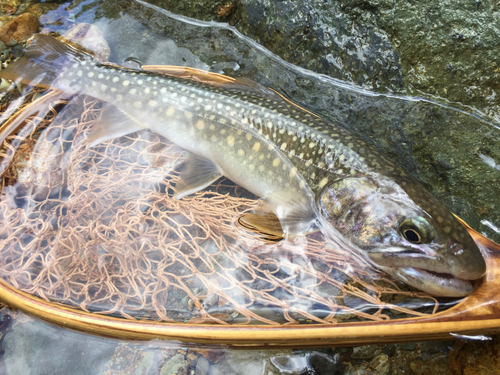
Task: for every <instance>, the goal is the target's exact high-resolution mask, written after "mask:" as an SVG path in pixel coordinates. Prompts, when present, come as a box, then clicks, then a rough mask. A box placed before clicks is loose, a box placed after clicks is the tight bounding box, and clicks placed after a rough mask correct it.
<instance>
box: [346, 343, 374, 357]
mask: <svg viewBox="0 0 500 375" xmlns="http://www.w3.org/2000/svg"><path fill="white" fill-rule="evenodd" d="M378 350H379V348H378V346H377V345H365V346H357V347H355V348H354V350H353V352H352V358H355V359H371V358H373V357H374V356H375V354H376V353H377V351H378Z"/></svg>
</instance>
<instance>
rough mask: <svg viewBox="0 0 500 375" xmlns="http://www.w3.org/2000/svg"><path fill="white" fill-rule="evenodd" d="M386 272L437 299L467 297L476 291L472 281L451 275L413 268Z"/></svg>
mask: <svg viewBox="0 0 500 375" xmlns="http://www.w3.org/2000/svg"><path fill="white" fill-rule="evenodd" d="M386 271H387V272H389V273H390V274H392V275H393V276H395V277H396V278H398V279H399V280H401V281H403V282H404V283H406V284H408V285H410V286H413V287H415V288H417V289H420V290H421V291H423V292H426V293H429V294H431V295H433V296H437V297H465V296H468V295H469V294H471V293H472V291H473V289H474V287H473V285H472V282H471V281H469V280H464V279H460V278H458V277H455V276H453V275H451V274H449V273H438V272H434V271H429V270H425V269H423V268H413V267H402V268H395V269H391V270H388V269H386Z"/></svg>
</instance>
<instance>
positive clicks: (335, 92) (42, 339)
mask: <svg viewBox="0 0 500 375" xmlns="http://www.w3.org/2000/svg"><path fill="white" fill-rule="evenodd" d="M106 6H109V4H107V3H105V2H90V1H87V2H81V3H79V4H77V3H65V4H61V5H60V6H59V8H58V9H57V10H53V11H51V12H49V13H48V14H46V15H45V16H44V17H45V18H43V19H42V20H46V21H45V22H46V25H45V26H46V27H47V28H48V29H50V30H54V31H63V30H65V29H68V28H69V27H70V26H71V25H72V24H74V23H80V22H89V23H92V24H95V25H97V26H98V27H99V28H100V29H101V30H102V31H103V34H104V38H105V39H106V40H107V41H108V43H109V45H110V47H111V51H112V53H111V56H110V59H109V60H110V61H111V62H115V63H117V64H119V65H124V66H127V65H128V66H134V64H135V63H134V62H135V61H136V62H139V63H140V64H143V65H153V64H162V65H185V66H190V67H195V68H199V69H205V70H210V71H213V72H218V73H222V74H228V75H231V76H244V77H250V78H252V79H254V80H256V81H258V82H260V83H262V84H264V85H266V86H269V87H273V88H275V89H277V90H278V91H279V92H281V93H283V94H285V95H287V96H288V97H289V98H290V99H292V100H293V101H295V102H297V103H299V104H301V105H304V106H305V107H306V108H308V109H311V110H314V111H315V112H316V113H318V114H320V115H322V116H323V117H325V118H327V119H329V120H331V121H332V122H335V123H338V124H342V126H346V127H348V128H350V129H354V130H356V129H359V130H360V131H362V130H363V129H366V128H370V126H371V124H373V123H377V122H385V121H393V120H395V121H397V122H401V123H404V122H412V123H415V124H416V125H415V126H416V127H418V124H419V123H425V122H427V121H431V120H429V117H428V116H425V115H424V114H428V113H432V115H433V116H434V118H436V117H437V118H439V119H440V120H442V121H441V122H440V123H439V126H441V127H442V128H443V129H450V128H451V129H453V128H454V127H457V128H458V127H459V126H460V119H461V118H463V117H465V116H467V117H469V116H471V114H470V113H467V112H463V111H461V110H457V108H450V107H448V106H445V105H442V104H439V103H432V102H429V101H427V100H423V99H415V98H400V97H396V96H392V95H379V94H375V93H372V92H369V91H366V90H363V89H360V88H357V87H353V86H351V85H347V84H345V83H343V82H340V81H338V80H335V79H332V78H330V77H327V76H323V75H320V74H316V73H313V72H310V71H307V70H304V69H301V68H299V67H296V66H293V65H291V64H288V63H286V62H284V61H283V60H281V59H280V58H278V57H277V56H275V55H273V54H271V53H270V52H268V51H267V50H265V49H264V48H262V47H261V46H259V45H258V44H257V43H255V42H254V41H252V40H251V39H249V38H247V37H245V36H243V35H241V34H240V33H238V32H237V31H236V29H234V28H232V27H230V26H228V25H226V24H221V23H215V22H201V21H196V20H192V19H187V18H184V17H180V16H176V15H173V14H170V13H169V12H168V11H165V10H161V9H159V8H156V7H154V6H151V5H149V4H146V3H142V2H140V1H122V2H119V3H117V4H113V6H112V7H110V9H107V8H106ZM61 17H62V18H61ZM56 20H62V22H54V21H56ZM472 112H473V111H472ZM475 124H476V126H477V129H478V131H480V132H483V133H486V134H488V133H490V134H491V133H493V134H496V135H497V136H498V134H499V130H498V128H497V127H495V125H493V124H491V123H489V122H488V121H485V120H484V119H481V118H480V117H477V118H476V123H475ZM360 134H361V135H360V136H361V137H363V133H360ZM436 134H437V135H436V136H437V137H440V136H442V137H446V136H447V135H446V134H447V133H446V132H443V133H442V134H440V133H439V132H437V133H436ZM368 140H369V139H368ZM437 142H439V139H438V141H437ZM458 147H459V146H458ZM470 157H471V158H475V156H474V155H471V156H470ZM481 159H482V160H483V161H484V163H485V165H488V166H493V167H495V168H496V167H497V164H496V161H495V160H493V159H491V158H488V157H486V156H484V155H483V157H482V158H481ZM490 159H491V160H490ZM465 162H467V160H466V161H464V163H465ZM402 163H403V164H404V163H405V160H403V161H402ZM410 167H411V166H410ZM227 189H234V187H232V186H231V184H230V183H228V187H227ZM481 220H482V223H483V227H481V228H482V230H483V231H484V232H485V233H486V234H488V235H489V236H494V235H495V232H496V231H498V228H499V227H500V223H498V222H495V220H493V219H490V218H482V219H481ZM476 224H478V225H479V223H476ZM204 245H205V246H206V248H205V249H208V250H207V253H210V247H211V246H212V247H213V245H211V244H210V243H205V244H204ZM292 260H293V263H294V264H300V262H301V261H302V262H304V263H307V262H309V261H310V260H307V261H305V260H303V259H302V260H301V259H300V257H297V258H296V259H292ZM245 261H246V260H245ZM302 266H304V267H306V268H307V267H310V269H316V270H318V266H317V265H315V264H314V261H313V262H311V263H308V264H302ZM261 271H265V270H261ZM286 272H288V275H287V274H286ZM290 273H291V271H290V270H288V271H286V270H283V275H281V276H280V277H281V278H283V279H286V278H287V276H289V275H290ZM241 277H242V279H243V276H241ZM301 277H302V278H301V279H300V280H299V281H300V282H301V283H305V285H307V284H308V283H310V284H312V283H314V282H315V280H313V279H309V280H308V279H307V278H308V277H309V275H308V274H307V273H306V274H304V275H301ZM343 277H345V276H343ZM342 281H344V280H342ZM28 284H29V283H27V284H26V285H28ZM194 288H197V289H196V291H197V292H198V293H199V296H200V298H201V302H203V301H205V300H207V299H209V298H211V295H210V291H209V290H208V288H206V287H205V288H203V286H194V285H193V286H192V288H191V289H190V290H194ZM45 292H46V290H45ZM173 292H174V291H173V290H172V291H171V293H172V295H174V294H173ZM321 293H323V294H324V295H326V294H330V295H331V294H332V291H331V290H323V291H320V293H319V294H320V295H322V294H321ZM186 296H188V293H182V292H179V293H177V294H175V299H174V300H175V301H178V302H179V303H180V301H182V303H183V305H182V306H180V307H179V306H177V307H176V308H177V310H176V311H177V312H178V319H179V320H181V321H187V320H189V319H192V318H193V314H192V310H193V306H189V300H190V298H191V297H190V298H186ZM56 297H57V296H56ZM241 297H242V301H245V298H244V296H241ZM281 298H291V296H290V294H289V293H287V291H286V290H284V291H283V294H282V296H281ZM55 299H57V298H55ZM191 299H192V298H191ZM344 302H345V303H346V304H349V303H352V304H353V306H356V307H359V306H360V305H362V304H363V301H359V300H358V301H356V300H355V297H353V296H349V295H348V298H347V299H345V296H344ZM72 303H73V304H74V305H78V304H80V303H82V299H78V298H75V299H73V300H72ZM414 303H415V301H413V300H405V301H404V302H403V303H401V306H403V307H409V308H411V307H412V304H414ZM417 303H419V304H420V305H421V306H423V308H424V310H423V311H426V312H427V310H432V308H433V307H434V305H433V304H432V302H428V301H424V302H423V301H422V300H419V301H417ZM426 303H427V305H426ZM212 305H214V304H212ZM319 305H321V304H319ZM319 305H315V306H311V305H308V306H305V307H304V306H303V305H302V304H300V303H298V304H297V305H296V308H297V310H298V311H308V312H309V311H314V314H315V315H316V316H317V317H319V319H323V318H324V317H325V315H326V316H328V313H329V311H328V310H327V311H326V313H325V312H323V313H322V312H321V306H320V307H318V306H319ZM445 305H446V304H445ZM138 306H140V303H139V302H138V304H137V306H132V308H131V309H130V310H124V313H125V314H132V313H131V311H134V314H140V313H142V314H144V315H148V314H150V312H149V311H144V310H141V309H140V308H138ZM85 307H87V308H88V307H89V306H85ZM106 307H107V306H105V307H102V306H94V305H92V306H91V308H95V309H99V310H106ZM190 307H191V308H190ZM373 308H376V307H374V306H372V305H369V304H368V305H367V306H366V310H368V311H369V310H370V309H373ZM314 309H316V310H314ZM360 309H361V310H363V308H360ZM425 309H427V310H425ZM173 310H175V308H173ZM318 310H319V311H318ZM138 311H139V313H138ZM212 312H213V313H219V314H226V315H227V316H231V314H232V313H234V310H231V311H226V310H224V309H221V310H220V311H219V310H214V311H212ZM4 314H5V315H4V316H6V315H9V316H11V315H12V316H14V317H15V318H14V323H13V325H12V326H11V327H14V328H15V330H13V331H11V332H15V334H13V333H10V334H9V333H4V338H3V340H4V341H3V343H4V346H3V348H4V351H5V353H4V365H5V366H6V370H7V371H8V373H32V374H38V373H40V374H41V373H61V374H62V373H68V371H71V372H72V373H82V374H84V373H89V374H91V373H106V372H108V373H133V372H132V371H135V373H148V374H149V373H157V372H158V371H159V370H158V369H159V368H161V366H163V365H165V363H166V362H165V359H166V358H167V359H168V358H172V357H174V356H176V355H178V356H180V357H182V358H183V359H181V358H180V357H178V358H179V361H180V362H182V360H185V361H187V362H188V363H189V361H188V359H187V358H188V353H189V352H190V351H192V352H194V353H197V354H195V356H196V361H194V359H193V364H191V365H190V366H191V367H190V369H191V370H192V371H197V372H196V373H197V374H203V373H207V374H208V373H211V374H217V373H222V372H220V371H228V369H231V370H230V371H234V373H241V374H261V373H290V374H295V373H297V374H303V373H308V371H309V373H322V372H321V371H320V370H318V368H320V365H314V364H315V363H318V361H319V362H321V363H322V364H323V365H322V366H326V367H327V368H328V366H331V367H329V368H331V369H336V368H340V365H339V364H338V361H339V357H338V355H337V354H335V353H334V352H332V351H328V350H320V351H308V350H304V351H298V352H297V351H290V350H284V351H280V350H277V351H270V350H263V351H257V352H256V351H249V352H246V351H232V350H229V349H227V348H224V347H203V349H204V350H207V351H208V352H214V353H225V354H226V355H225V356H224V358H225V359H221V361H225V362H227V363H226V366H228V367H223V366H222V365H216V364H214V362H213V361H210V362H209V363H208V365H207V364H203V363H204V360H202V359H200V358H202V357H203V355H200V354H199V352H197V351H196V349H199V348H200V347H199V346H188V345H185V344H181V343H165V342H148V343H138V342H126V341H117V340H111V339H104V338H99V337H94V336H89V335H85V334H81V333H76V332H72V331H67V330H62V329H60V328H56V327H54V326H51V325H48V324H46V323H42V322H39V321H36V320H35V321H33V320H32V319H31V318H30V317H27V316H24V315H23V314H16V313H13V312H9V311H4ZM267 314H268V315H266V314H262V316H264V317H265V318H266V319H267V318H269V319H270V320H273V319H274V320H277V321H279V320H280V319H282V322H284V320H283V316H281V315H279V314H274V313H273V312H272V310H271V312H270V313H269V312H268V313H267ZM322 314H323V315H322ZM116 315H120V313H119V312H118V313H116ZM121 315H123V314H121ZM132 315H133V314H132ZM217 316H218V317H221V315H217ZM148 317H150V316H148ZM298 317H301V318H302V319H303V315H302V316H301V315H300V314H298V315H295V318H298ZM154 318H155V319H157V318H158V317H154ZM235 322H239V321H238V320H236V321H235ZM259 323H262V321H261V322H259ZM55 337H57V340H55V339H54V338H55ZM7 339H8V340H7ZM23 340H24V341H23ZM39 348H42V349H39ZM30 351H35V352H36V353H37V355H36V356H34V357H30V358H29V357H28V356H27V353H31V352H30ZM80 352H81V353H82V354H81V357H80V354H79V353H80ZM19 353H22V354H21V355H19ZM53 353H58V357H57V360H54V355H53ZM167 354H168V355H167ZM221 357H222V356H221ZM192 358H194V357H193V356H192ZM203 358H204V357H203ZM318 358H319V359H318ZM49 359H50V360H49ZM35 361H40V362H38V363H35ZM43 361H45V362H43ZM315 361H316V362H315ZM182 363H183V362H182ZM199 363H202V364H199ZM219 363H220V362H219ZM325 363H326V364H325ZM37 366H40V367H39V368H41V369H43V370H36V368H37ZM127 366H128V367H127ZM168 366H174V365H173V364H172V363H170V364H168V365H167V367H168ZM197 366H199V368H200V370H197ZM203 366H205V367H206V366H208V370H206V371H205V372H202V368H205V367H203ZM322 368H323V367H322ZM48 369H51V370H50V371H48ZM126 371H129V372H126ZM162 371H163V370H162ZM217 371H219V372H217ZM238 371H239V372H238ZM266 371H267V372H266ZM315 371H316V372H315ZM226 373H227V372H226Z"/></svg>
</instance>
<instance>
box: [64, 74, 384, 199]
mask: <svg viewBox="0 0 500 375" xmlns="http://www.w3.org/2000/svg"><path fill="white" fill-rule="evenodd" d="M86 78H91V79H93V81H92V83H91V84H90V87H89V88H88V89H86V90H85V91H88V93H89V95H92V96H95V97H97V98H99V99H102V100H104V101H107V102H112V103H114V104H115V105H116V106H117V107H119V108H122V107H123V109H124V111H126V112H134V110H143V109H144V110H146V112H145V113H146V114H147V116H148V117H151V116H153V117H154V116H155V113H154V112H153V113H152V112H149V111H148V110H154V109H156V108H157V107H158V106H159V105H163V106H166V107H167V109H166V112H165V113H161V112H158V113H160V114H161V116H162V117H163V116H166V117H173V118H176V120H177V121H178V122H179V123H183V124H184V126H187V123H188V122H190V123H192V124H193V125H196V124H198V127H201V129H198V130H200V131H199V132H195V133H194V134H196V135H197V136H198V137H203V136H206V137H205V139H207V140H208V141H210V142H214V141H218V142H219V143H218V144H219V145H221V146H224V141H225V142H227V143H228V145H230V144H231V143H233V141H231V142H228V139H229V140H232V139H233V138H234V143H235V144H236V145H238V144H241V143H242V142H244V138H245V136H246V135H250V137H251V138H250V139H247V140H246V141H245V142H250V141H251V140H254V142H260V144H261V145H262V146H260V145H259V146H255V143H253V145H254V146H255V147H253V149H252V151H253V152H250V149H249V150H246V151H247V152H245V150H243V151H244V152H239V154H238V155H237V156H241V159H242V163H244V164H243V165H246V164H248V166H249V168H255V169H256V170H258V171H260V172H262V171H264V170H266V171H267V172H268V173H269V174H273V173H274V172H273V171H274V170H275V168H277V167H281V168H283V169H285V168H284V166H286V165H287V163H283V162H281V161H280V163H277V162H274V160H275V159H276V157H277V156H276V155H275V154H276V152H277V151H278V150H279V151H280V152H281V153H283V154H285V155H286V157H287V158H288V159H290V160H291V161H292V164H293V166H294V167H295V168H297V171H298V172H299V173H300V174H302V175H303V177H304V178H305V179H306V181H307V184H308V185H309V187H310V188H311V189H312V190H313V192H315V193H317V192H318V191H319V190H320V189H321V188H323V187H324V186H325V185H326V184H327V183H328V182H332V181H334V180H336V179H338V178H342V177H345V176H349V175H355V174H358V173H365V172H367V171H368V170H369V168H370V165H369V164H368V163H367V161H366V159H365V157H363V156H362V154H366V155H370V152H369V151H367V145H366V144H365V143H364V142H361V141H360V140H358V139H356V138H354V137H352V136H351V135H350V134H348V133H347V132H346V131H344V130H343V129H339V128H335V127H333V126H332V125H331V124H329V123H327V122H326V121H324V120H322V119H320V118H318V117H317V116H314V115H312V114H310V113H307V112H304V111H302V110H299V109H297V107H295V106H293V105H291V104H289V103H287V102H286V101H284V100H283V99H281V98H280V97H278V96H277V95H276V97H274V98H266V97H262V96H258V95H255V94H252V93H248V92H244V91H243V92H240V91H235V90H231V89H224V88H214V87H212V86H210V85H207V84H203V83H197V82H194V81H187V80H183V79H179V78H176V77H169V76H165V75H159V74H153V73H148V72H142V71H139V72H130V71H122V70H119V69H116V68H112V67H109V66H106V65H100V66H99V65H94V66H91V65H90V64H86V66H85V67H84V68H83V69H80V70H76V71H70V72H69V74H68V79H71V83H70V85H71V86H72V87H83V86H84V82H85V80H86ZM123 87H126V90H123ZM118 91H120V92H122V93H121V94H118V95H116V93H117V92H118ZM172 109H173V110H172ZM195 119H196V120H195ZM198 119H201V120H202V121H204V124H203V126H201V123H199V122H198V121H199V120H198ZM146 121H147V120H146ZM163 121H164V120H163ZM205 122H206V123H205ZM174 126H175V125H174ZM194 129H196V127H195V128H194ZM221 131H223V132H224V133H226V134H225V135H223V134H221ZM208 134H209V135H210V136H209V137H208V136H207V135H208ZM271 145H272V146H273V150H272V151H274V152H270V151H271V150H269V146H271ZM255 149H256V151H255ZM353 149H357V150H359V151H358V152H356V151H354V150H353ZM239 150H242V149H241V148H238V151H239ZM224 152H226V151H224ZM372 156H373V157H372V160H373V159H374V158H376V157H377V156H378V155H377V156H375V155H373V151H372ZM255 162H259V163H260V165H259V166H256V165H255ZM273 162H274V163H273ZM266 163H267V164H268V165H267V164H266ZM273 164H279V165H276V166H274V165H273ZM375 165H376V164H375ZM391 167H392V166H391ZM292 168H293V167H292ZM313 169H314V170H315V171H314V172H312V173H311V170H313ZM286 170H287V171H288V172H289V169H288V168H287V169H286ZM278 178H280V177H278Z"/></svg>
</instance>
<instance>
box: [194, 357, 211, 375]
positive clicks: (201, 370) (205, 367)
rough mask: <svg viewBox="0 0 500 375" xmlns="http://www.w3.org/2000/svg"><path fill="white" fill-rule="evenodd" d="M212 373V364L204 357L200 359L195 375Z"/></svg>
mask: <svg viewBox="0 0 500 375" xmlns="http://www.w3.org/2000/svg"><path fill="white" fill-rule="evenodd" d="M209 371H210V362H208V360H207V359H206V358H204V357H200V358H199V359H198V362H197V363H196V369H195V371H194V375H208V373H209Z"/></svg>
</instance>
